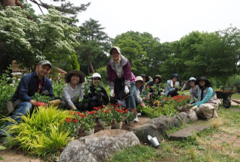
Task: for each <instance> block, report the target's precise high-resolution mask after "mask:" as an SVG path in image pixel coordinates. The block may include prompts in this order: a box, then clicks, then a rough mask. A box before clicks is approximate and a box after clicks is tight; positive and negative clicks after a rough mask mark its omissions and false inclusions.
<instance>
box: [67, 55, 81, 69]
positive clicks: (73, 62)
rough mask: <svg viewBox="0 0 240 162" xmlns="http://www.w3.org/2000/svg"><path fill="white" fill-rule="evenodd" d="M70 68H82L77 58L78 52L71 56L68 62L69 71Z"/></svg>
mask: <svg viewBox="0 0 240 162" xmlns="http://www.w3.org/2000/svg"><path fill="white" fill-rule="evenodd" d="M70 70H80V65H79V62H78V60H77V55H76V54H73V55H72V56H71V59H70V62H69V64H68V67H67V71H70Z"/></svg>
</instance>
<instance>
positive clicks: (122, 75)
mask: <svg viewBox="0 0 240 162" xmlns="http://www.w3.org/2000/svg"><path fill="white" fill-rule="evenodd" d="M110 55H111V60H110V61H109V62H108V64H107V79H108V81H109V88H110V90H111V92H110V97H111V99H110V102H111V101H113V100H112V99H114V100H115V101H117V100H123V99H124V100H125V101H126V106H127V108H129V109H130V111H132V109H134V108H136V103H135V99H134V96H133V91H134V86H135V76H134V74H133V73H132V71H131V65H130V62H129V60H128V59H127V58H126V57H124V56H123V55H122V54H121V51H120V48H119V47H116V46H114V47H112V48H111V49H110ZM115 101H114V102H115ZM111 103H112V102H111Z"/></svg>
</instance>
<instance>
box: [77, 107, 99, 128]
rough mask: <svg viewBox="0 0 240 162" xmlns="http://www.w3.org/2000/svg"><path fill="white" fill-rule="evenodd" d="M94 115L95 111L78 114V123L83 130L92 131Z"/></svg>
mask: <svg viewBox="0 0 240 162" xmlns="http://www.w3.org/2000/svg"><path fill="white" fill-rule="evenodd" d="M95 113H96V112H95V111H90V112H88V111H87V112H86V113H78V115H80V116H81V118H80V119H79V121H80V123H81V126H82V128H83V130H86V131H90V130H92V129H94V126H95V120H96V115H95Z"/></svg>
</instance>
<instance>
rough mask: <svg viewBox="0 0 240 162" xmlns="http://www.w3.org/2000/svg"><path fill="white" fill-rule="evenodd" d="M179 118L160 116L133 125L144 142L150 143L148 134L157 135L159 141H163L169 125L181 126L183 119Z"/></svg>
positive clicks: (133, 129)
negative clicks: (141, 123)
mask: <svg viewBox="0 0 240 162" xmlns="http://www.w3.org/2000/svg"><path fill="white" fill-rule="evenodd" d="M179 118H180V117H179ZM179 118H176V117H168V116H160V117H158V118H154V119H151V120H149V121H147V122H146V123H145V124H143V125H141V126H138V127H133V128H132V131H133V132H134V133H135V134H136V136H137V137H138V138H139V140H140V141H141V142H143V143H150V142H149V141H148V138H147V136H148V135H151V136H152V137H157V139H158V140H159V141H162V140H163V137H164V136H165V135H166V130H167V129H169V127H179V126H180V125H181V119H179Z"/></svg>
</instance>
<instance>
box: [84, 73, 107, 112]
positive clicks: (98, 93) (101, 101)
mask: <svg viewBox="0 0 240 162" xmlns="http://www.w3.org/2000/svg"><path fill="white" fill-rule="evenodd" d="M101 79H102V77H101V75H100V74H99V73H94V74H93V75H92V84H91V85H90V94H89V97H90V101H89V103H88V111H92V110H93V108H94V107H99V106H101V107H102V106H103V105H107V104H108V103H109V98H108V95H107V92H106V90H105V89H104V88H103V87H102V86H101V85H100V83H101Z"/></svg>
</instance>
